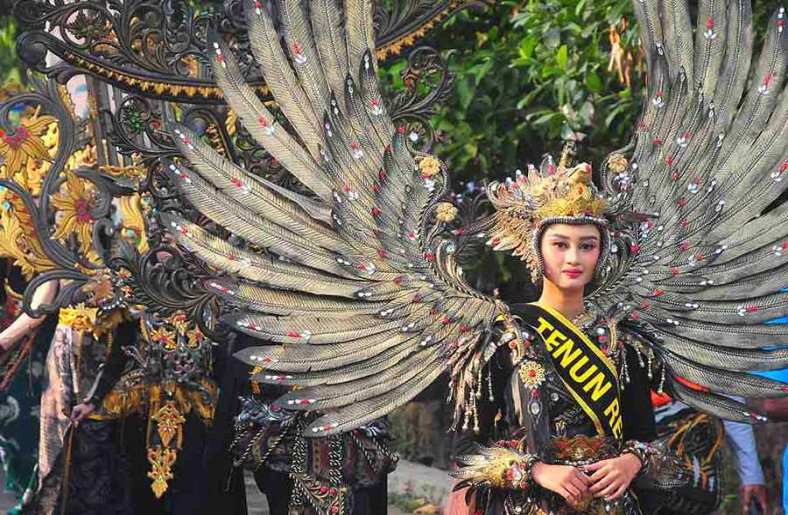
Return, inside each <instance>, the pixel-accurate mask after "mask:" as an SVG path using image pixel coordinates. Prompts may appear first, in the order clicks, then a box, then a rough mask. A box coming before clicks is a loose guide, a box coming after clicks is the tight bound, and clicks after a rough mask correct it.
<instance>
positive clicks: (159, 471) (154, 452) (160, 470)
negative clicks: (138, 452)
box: [148, 446, 178, 498]
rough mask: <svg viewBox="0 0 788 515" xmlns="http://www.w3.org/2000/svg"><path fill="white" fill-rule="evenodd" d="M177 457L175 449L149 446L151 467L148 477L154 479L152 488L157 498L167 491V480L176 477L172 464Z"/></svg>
mask: <svg viewBox="0 0 788 515" xmlns="http://www.w3.org/2000/svg"><path fill="white" fill-rule="evenodd" d="M177 458H178V453H177V452H176V451H175V450H174V449H168V448H163V447H159V446H156V447H152V448H148V462H149V463H150V467H151V469H150V471H149V472H148V477H149V478H150V479H152V480H153V483H152V484H151V489H152V490H153V493H154V494H156V497H157V498H160V497H161V496H162V495H164V492H166V491H167V488H168V485H167V481H169V480H170V479H172V478H173V477H174V476H173V474H172V466H173V464H174V463H175V460H176V459H177Z"/></svg>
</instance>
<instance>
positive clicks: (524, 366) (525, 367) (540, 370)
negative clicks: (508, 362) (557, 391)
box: [520, 361, 545, 390]
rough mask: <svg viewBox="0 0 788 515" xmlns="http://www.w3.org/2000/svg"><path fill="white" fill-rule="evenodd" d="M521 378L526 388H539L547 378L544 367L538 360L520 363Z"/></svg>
mask: <svg viewBox="0 0 788 515" xmlns="http://www.w3.org/2000/svg"><path fill="white" fill-rule="evenodd" d="M520 379H522V381H523V384H524V385H525V387H526V388H530V389H532V390H533V389H536V388H539V387H540V386H541V385H542V383H544V379H545V377H544V367H543V366H542V365H540V364H539V363H537V362H536V361H523V362H522V363H521V364H520Z"/></svg>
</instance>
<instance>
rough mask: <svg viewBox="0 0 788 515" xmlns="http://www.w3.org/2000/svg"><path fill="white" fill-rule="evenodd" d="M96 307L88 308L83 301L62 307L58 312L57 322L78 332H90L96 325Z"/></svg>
mask: <svg viewBox="0 0 788 515" xmlns="http://www.w3.org/2000/svg"><path fill="white" fill-rule="evenodd" d="M97 318H98V308H89V307H87V306H85V304H84V303H79V304H77V305H75V306H69V307H65V308H62V309H61V310H60V312H59V313H58V324H60V325H62V326H66V327H70V328H71V329H73V330H75V331H79V332H88V331H90V332H92V331H93V330H94V329H95V327H96V319H97Z"/></svg>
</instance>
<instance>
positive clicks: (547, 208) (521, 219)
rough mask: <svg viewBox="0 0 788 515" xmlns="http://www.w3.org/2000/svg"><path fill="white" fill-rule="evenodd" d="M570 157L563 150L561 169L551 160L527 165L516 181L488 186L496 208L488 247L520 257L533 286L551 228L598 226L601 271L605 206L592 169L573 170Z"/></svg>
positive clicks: (580, 166) (605, 245) (606, 240)
mask: <svg viewBox="0 0 788 515" xmlns="http://www.w3.org/2000/svg"><path fill="white" fill-rule="evenodd" d="M570 152H571V150H570V151H567V150H565V151H564V153H563V155H562V157H561V161H560V162H559V164H558V165H557V166H556V165H555V163H554V162H553V159H552V157H549V156H548V157H546V158H545V159H544V160H543V162H542V165H541V167H540V169H537V168H536V167H534V166H532V165H529V166H528V172H527V174H524V173H522V172H520V171H519V170H518V171H517V173H516V175H515V178H514V179H511V178H507V179H506V181H504V182H493V183H491V184H490V185H489V186H488V187H487V196H488V197H489V199H490V202H491V203H492V204H493V206H494V207H495V209H496V212H495V215H494V222H493V228H492V231H491V234H490V238H489V239H488V240H487V245H489V246H491V247H492V248H493V250H510V251H511V252H512V254H513V255H514V256H519V257H520V259H522V260H523V261H525V262H526V263H527V264H528V267H529V268H530V270H531V279H532V280H533V281H534V282H536V281H537V280H538V279H539V278H540V277H541V276H542V273H543V270H544V266H543V263H542V256H541V252H540V251H539V243H540V241H541V237H542V234H543V233H544V230H545V229H546V228H547V227H548V226H549V225H551V224H556V223H561V224H572V225H582V224H594V225H596V226H598V227H599V228H600V233H601V234H602V242H601V243H602V255H600V259H599V261H598V263H597V271H598V270H599V269H600V268H601V266H602V264H603V262H604V260H605V258H606V256H607V250H608V246H609V237H608V234H607V220H606V218H605V215H604V211H605V208H606V207H607V202H606V201H605V199H604V198H603V197H602V196H601V195H600V194H599V193H598V191H597V189H596V187H595V186H594V184H593V182H592V180H591V165H589V164H588V163H580V164H577V165H573V166H572V165H569V155H570Z"/></svg>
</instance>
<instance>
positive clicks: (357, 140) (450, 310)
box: [164, 0, 788, 513]
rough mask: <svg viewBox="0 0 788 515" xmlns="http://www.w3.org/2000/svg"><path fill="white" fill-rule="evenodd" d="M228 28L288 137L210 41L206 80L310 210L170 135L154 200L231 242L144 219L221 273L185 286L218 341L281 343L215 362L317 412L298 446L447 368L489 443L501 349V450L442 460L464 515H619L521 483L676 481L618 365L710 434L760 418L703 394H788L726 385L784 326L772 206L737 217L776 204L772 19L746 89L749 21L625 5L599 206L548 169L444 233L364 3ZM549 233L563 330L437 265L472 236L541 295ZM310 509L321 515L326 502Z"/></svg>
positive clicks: (779, 125) (435, 185)
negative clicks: (626, 101)
mask: <svg viewBox="0 0 788 515" xmlns="http://www.w3.org/2000/svg"><path fill="white" fill-rule="evenodd" d="M247 7H248V28H249V36H250V40H251V43H252V49H253V51H254V55H255V58H256V60H257V62H258V64H259V66H260V68H261V70H262V73H263V75H264V77H265V78H266V81H267V83H268V85H269V87H270V88H271V91H272V93H273V95H274V97H275V99H276V101H277V104H278V106H279V109H280V110H281V115H283V116H284V117H285V118H286V123H285V122H284V120H283V119H282V117H281V116H279V113H274V112H272V111H271V110H269V108H268V107H267V106H266V105H265V104H264V103H262V102H261V101H260V100H259V99H258V98H257V97H256V95H255V94H254V91H253V90H252V89H251V88H250V87H249V86H247V85H246V84H244V82H243V80H242V79H241V75H240V72H239V68H238V64H237V62H236V58H235V57H234V55H233V53H232V50H231V49H230V48H228V47H227V46H226V45H225V44H224V43H223V42H222V41H220V40H215V41H213V42H212V45H213V48H214V51H213V56H212V57H213V59H214V62H213V68H214V72H215V76H216V80H217V83H218V84H219V85H220V86H221V88H222V90H223V91H224V95H225V98H226V100H227V102H228V103H229V105H230V106H231V107H232V108H233V110H234V111H235V112H236V113H237V114H238V116H239V117H240V119H241V120H242V121H243V123H244V125H245V127H246V129H247V130H248V131H249V132H250V133H251V134H252V136H254V137H255V138H256V139H257V140H258V141H259V143H260V144H261V145H263V146H264V147H265V148H266V150H268V151H269V152H270V153H271V155H272V156H273V157H274V158H276V159H277V160H278V161H279V162H280V163H282V164H283V165H284V166H285V167H286V168H287V169H288V170H289V171H290V172H291V173H292V174H293V175H294V176H295V177H296V178H297V179H298V180H299V181H300V182H301V183H302V184H303V185H304V186H305V187H306V188H308V189H309V190H310V191H311V192H312V193H313V194H314V195H312V196H306V195H303V194H301V193H296V192H293V191H289V190H286V189H284V188H281V187H279V186H277V185H274V184H272V183H270V182H267V181H265V180H262V179H259V178H257V177H255V176H253V175H251V174H249V173H247V172H245V171H244V170H243V169H242V168H240V167H238V166H237V165H235V164H234V163H232V162H229V161H227V160H225V159H224V158H223V157H222V156H221V155H219V154H217V153H216V152H215V151H214V150H212V149H211V148H210V147H209V146H208V145H206V144H205V143H203V142H202V141H201V140H200V138H198V137H197V136H196V135H195V134H194V133H193V132H192V131H191V130H189V129H188V128H186V127H184V126H179V125H177V124H171V125H170V130H171V131H172V133H173V134H174V135H175V140H176V142H177V144H178V147H179V149H180V151H181V153H182V154H183V156H184V157H185V158H186V159H187V160H188V162H189V163H190V164H189V165H188V166H187V165H186V163H185V162H184V161H181V160H178V161H176V162H167V163H165V167H166V168H167V170H168V173H169V174H170V175H171V177H172V179H173V181H174V182H175V183H177V184H178V185H179V187H180V189H181V191H182V193H183V195H184V196H185V197H186V198H187V199H188V200H189V201H190V202H191V203H192V204H193V205H194V206H195V207H196V208H197V209H198V210H199V211H201V212H202V213H203V214H205V215H206V216H208V217H209V218H211V219H212V220H213V221H214V222H216V223H217V224H219V225H221V226H222V227H224V228H226V229H227V230H229V231H230V232H231V233H232V234H234V235H236V236H237V237H239V238H241V239H243V240H245V241H246V242H247V243H248V245H245V246H235V245H233V244H231V243H228V242H226V241H224V240H223V239H221V238H219V237H217V236H215V235H213V234H211V233H210V232H208V231H206V230H204V229H203V228H201V227H198V226H197V225H195V224H193V223H191V222H189V221H187V220H186V219H184V218H181V217H179V216H177V215H167V216H165V217H164V218H165V221H166V223H167V224H169V227H170V229H171V231H172V233H173V234H174V236H175V237H176V238H177V239H178V242H179V243H180V244H182V245H183V246H185V247H186V248H188V249H190V250H191V251H192V252H193V253H194V254H195V255H197V256H199V257H200V258H202V259H203V260H204V261H205V262H206V263H208V264H209V265H210V266H212V267H215V268H216V269H218V270H221V271H223V272H226V273H227V274H229V275H230V277H224V278H217V279H215V280H211V281H209V283H208V284H207V287H208V288H209V289H211V290H212V291H214V292H215V293H216V294H217V295H219V296H221V297H222V298H224V299H225V300H226V306H227V307H229V308H230V310H229V313H228V314H227V315H226V316H225V322H227V323H229V324H231V325H232V326H234V327H235V328H237V329H238V330H240V331H243V332H245V333H248V334H250V335H252V336H254V337H256V338H259V339H262V340H267V341H272V342H275V343H278V344H279V345H268V346H258V347H251V348H247V349H245V350H243V351H241V352H239V353H238V354H237V356H238V357H239V358H241V359H243V360H244V361H246V362H247V363H249V364H251V365H254V366H258V367H261V371H260V372H259V373H257V374H256V375H255V376H254V379H255V380H256V381H259V382H261V383H271V384H277V385H293V386H298V387H299V388H298V389H296V390H293V391H291V392H289V393H286V394H284V395H283V396H281V397H280V398H279V400H278V401H277V402H276V405H277V408H279V409H284V410H288V411H308V412H317V413H319V414H320V416H318V417H313V418H312V419H310V421H309V423H308V424H307V425H306V427H305V428H303V431H304V434H305V435H306V436H307V437H324V436H331V435H338V434H340V433H343V432H347V431H351V430H353V429H355V428H358V427H359V426H361V425H364V424H367V423H369V422H371V421H373V420H374V419H376V418H378V417H381V416H383V415H385V414H387V413H389V412H390V411H391V410H393V409H394V408H396V407H398V406H401V405H402V404H404V403H405V402H407V401H408V400H409V399H411V398H413V397H414V396H415V395H416V394H417V393H418V392H419V391H421V390H422V389H424V388H425V387H426V386H427V385H429V384H430V383H431V382H432V381H434V380H435V379H436V378H437V377H438V376H439V375H440V374H441V373H442V372H444V371H446V370H448V371H449V373H450V377H451V382H450V390H451V399H452V402H453V403H454V408H455V411H454V418H455V426H456V427H459V426H463V427H468V428H472V429H475V428H479V427H480V426H481V425H483V424H484V423H489V422H490V421H485V420H480V413H481V412H482V410H481V409H480V403H481V400H482V398H484V397H487V396H489V395H492V396H493V397H494V396H495V395H496V393H495V391H494V388H493V385H494V383H495V381H496V378H495V377H494V376H495V375H496V374H500V373H501V372H500V370H498V369H497V367H494V366H492V364H494V363H495V361H494V360H493V358H494V357H496V356H500V355H501V353H500V352H499V351H500V349H502V348H504V349H506V350H505V351H504V352H505V356H506V357H505V361H506V362H507V366H508V374H509V375H508V376H507V377H505V379H504V380H505V382H507V383H508V384H507V386H506V392H505V394H504V395H505V396H506V398H507V401H508V403H509V404H510V406H511V411H510V412H509V413H507V416H508V417H509V418H510V419H511V420H512V421H513V422H514V423H515V427H514V428H513V429H515V430H516V431H515V432H516V433H517V434H518V437H517V438H516V439H515V440H514V441H509V442H503V443H504V444H505V445H496V446H493V447H484V448H482V449H481V450H480V451H479V452H478V453H477V454H476V455H473V456H469V457H466V458H463V462H464V464H465V465H466V466H465V467H464V468H463V469H461V470H460V471H459V472H458V474H457V475H458V477H460V478H462V479H463V481H464V482H465V483H467V484H469V485H471V486H472V487H473V488H474V490H475V491H477V492H478V495H477V500H481V501H482V503H483V504H482V506H480V508H482V509H483V510H485V511H486V512H490V513H541V512H548V511H551V510H552V511H553V512H569V511H572V509H579V510H580V511H583V512H586V513H588V512H594V513H596V512H599V513H609V512H618V513H638V512H639V508H638V506H637V502H636V500H635V498H634V496H632V495H631V494H630V493H627V494H626V495H625V496H624V497H623V498H622V499H620V500H618V501H610V502H608V501H604V500H601V499H600V500H592V501H590V503H589V504H587V505H584V506H582V507H574V508H570V507H569V506H567V505H566V504H565V503H564V502H563V501H562V500H559V499H557V498H556V497H554V496H552V494H550V493H549V492H546V491H545V490H542V489H541V488H540V487H538V486H537V485H535V484H534V483H533V480H532V478H531V473H530V471H531V467H532V465H533V464H534V463H535V462H537V461H544V462H547V463H569V464H575V465H581V464H584V463H590V462H594V461H598V460H600V459H604V458H608V457H613V456H617V455H619V454H621V453H623V452H629V453H632V454H634V455H635V456H636V457H638V458H639V459H640V461H641V463H642V469H641V474H642V475H645V476H647V477H646V479H650V480H651V482H652V483H653V484H657V485H663V486H667V487H670V486H673V485H675V484H676V483H675V482H674V481H675V480H676V477H675V475H674V474H673V472H674V471H673V469H672V467H671V466H670V465H671V462H670V460H669V459H668V458H667V457H666V455H665V454H664V453H662V452H661V451H660V450H659V449H657V448H655V447H652V446H650V445H648V444H647V443H645V442H641V441H637V440H633V441H625V440H624V436H625V435H624V433H625V430H624V421H625V419H626V413H622V409H621V406H622V404H621V397H622V395H623V392H625V391H626V389H627V388H629V387H630V386H629V385H628V384H627V383H628V382H629V381H630V380H631V377H634V374H633V373H632V371H630V370H629V368H630V367H629V366H628V363H630V362H631V360H630V359H628V358H627V356H635V357H637V361H639V362H640V364H641V365H642V367H643V370H644V371H645V375H644V379H642V380H643V381H646V380H647V379H645V377H647V378H651V379H653V380H654V382H655V384H656V385H657V388H658V389H660V390H661V389H663V388H664V389H666V390H668V391H669V392H671V393H672V395H673V396H674V397H675V398H677V399H680V400H682V401H683V402H685V403H687V404H689V405H691V406H694V407H697V408H699V409H702V410H705V411H708V412H712V413H715V414H717V415H719V416H722V417H724V418H727V419H731V420H739V421H753V420H762V419H763V418H762V417H760V416H759V415H757V414H754V413H752V412H751V411H750V410H749V409H748V408H746V407H745V406H744V405H742V404H740V403H739V402H737V401H734V400H731V399H730V398H728V397H726V396H724V395H722V394H736V395H741V396H745V397H767V396H777V395H784V394H785V392H786V390H788V388H787V387H786V385H785V384H783V383H779V382H775V381H771V380H767V379H764V378H761V377H756V376H753V375H749V374H747V373H745V372H746V371H749V370H763V369H777V368H782V367H785V366H786V364H788V350H786V349H784V348H780V347H776V348H775V347H772V346H774V345H779V344H782V343H784V338H785V335H786V329H785V327H783V326H769V325H766V324H764V321H766V320H769V319H770V318H774V317H776V316H779V315H781V314H783V313H784V312H785V309H786V299H788V297H786V294H785V293H784V292H782V291H781V290H780V288H781V287H783V286H784V284H781V282H780V281H781V279H782V278H784V273H785V271H784V269H785V263H786V259H788V256H787V255H786V254H788V253H787V252H786V249H785V243H784V240H785V238H786V228H785V227H786V225H785V221H786V209H785V206H784V205H783V206H780V207H778V208H777V209H774V210H772V211H769V212H768V213H767V214H765V215H763V216H759V215H760V214H761V213H762V212H763V211H764V210H765V209H766V208H767V207H768V206H769V204H770V203H771V202H773V201H774V200H775V199H777V198H778V197H779V195H780V194H781V193H782V192H783V190H784V186H785V182H783V178H784V173H785V172H786V160H785V159H786V156H785V141H786V128H787V127H788V123H787V118H788V109H786V101H788V95H786V94H785V92H784V90H783V80H784V78H785V66H786V43H787V40H786V35H785V31H784V22H785V11H784V9H780V10H779V11H778V13H776V14H775V16H774V17H773V18H772V19H771V21H770V27H769V30H768V34H767V38H766V43H765V46H764V49H763V51H762V53H761V57H760V61H759V63H758V64H757V66H756V68H755V76H754V79H753V81H752V86H751V87H749V88H747V90H746V91H745V86H746V82H747V81H746V79H747V75H748V72H749V69H750V58H751V55H752V36H751V30H750V9H749V6H748V5H747V3H736V4H730V5H726V4H724V3H719V2H701V5H700V7H699V13H698V19H699V20H702V21H704V23H705V24H702V26H701V27H700V28H698V30H697V34H696V37H695V40H694V41H693V40H692V38H691V36H690V35H691V34H692V30H691V28H692V27H691V21H690V15H689V9H688V6H687V5H686V3H685V2H656V1H637V2H635V8H636V11H637V16H638V20H639V24H640V28H641V29H640V33H641V39H642V41H643V47H644V50H645V52H646V60H647V64H648V72H649V80H648V87H649V90H648V99H647V102H646V104H645V107H644V110H643V113H642V116H641V118H640V121H639V123H638V126H637V131H636V134H635V138H634V140H633V141H632V143H631V144H630V145H628V146H627V147H625V148H624V149H622V150H620V151H617V152H614V153H612V154H611V155H609V156H608V158H607V159H606V160H605V161H604V163H603V166H602V171H601V183H602V184H603V186H604V188H603V190H602V192H601V193H599V192H597V191H596V188H595V187H594V185H593V183H592V181H591V167H590V166H589V165H587V164H580V165H572V164H571V163H570V161H569V159H566V158H562V159H561V161H560V162H559V163H554V162H553V161H552V160H550V159H546V160H545V161H544V163H543V164H542V166H541V168H540V169H538V170H537V169H535V168H530V169H529V171H528V173H527V174H520V175H518V176H517V177H516V178H515V179H514V180H507V181H506V182H504V183H500V184H498V183H493V184H492V185H490V186H489V188H488V193H489V198H490V200H491V202H492V204H493V206H494V207H495V209H496V212H495V214H494V215H493V216H492V217H491V218H488V219H484V220H480V221H479V222H478V223H477V224H474V225H472V226H471V227H463V228H461V229H462V230H461V231H455V233H454V234H452V233H451V232H450V231H449V229H450V228H451V226H450V225H449V224H450V222H451V221H452V220H453V218H454V216H455V214H456V207H455V206H453V205H452V204H451V203H449V202H446V201H444V199H445V194H446V192H448V191H449V187H448V177H447V169H446V166H445V165H444V164H443V163H442V162H441V161H439V160H438V159H437V158H436V157H434V156H432V155H426V154H422V153H419V152H415V151H411V150H410V149H409V147H408V142H407V135H406V130H405V128H404V127H399V128H397V127H394V126H393V124H392V122H391V120H390V118H389V117H388V115H387V111H386V105H385V102H384V100H383V98H382V97H381V93H380V88H379V85H378V81H377V78H376V63H375V60H374V59H373V58H372V55H373V52H374V49H373V46H372V19H371V10H370V8H369V4H368V3H367V2H365V1H360V0H348V1H346V2H345V6H344V10H342V11H340V10H339V9H337V8H336V6H335V5H334V3H333V2H330V1H315V2H310V4H309V9H308V10H305V9H304V8H303V6H302V5H301V4H300V3H298V2H278V3H277V7H278V9H279V11H280V14H281V15H282V16H281V25H280V26H279V27H278V31H277V28H276V27H275V24H274V22H273V18H272V14H271V12H270V6H269V4H268V3H263V2H254V3H248V5H247ZM343 13H344V19H343ZM280 38H281V40H282V41H283V42H284V45H282V44H281V43H282V41H280ZM742 95H744V100H743V102H742V103H741V105H740V100H741V99H742ZM564 157H566V156H564ZM556 223H560V224H593V225H595V226H596V227H599V229H600V233H601V235H602V244H603V255H602V256H601V257H600V260H599V265H598V269H597V271H596V276H597V281H596V284H595V289H594V290H593V291H592V292H591V293H590V294H589V295H587V296H586V301H587V309H588V314H587V315H586V316H585V317H583V319H582V320H575V321H570V320H567V319H566V318H565V317H564V316H563V315H562V314H561V313H559V312H557V311H555V310H553V309H551V308H550V307H548V306H541V305H534V304H530V305H524V306H515V307H509V306H507V305H506V304H504V303H503V302H501V301H500V300H497V299H495V298H491V297H487V296H485V295H482V294H481V293H479V292H477V291H474V290H473V289H472V288H471V287H470V286H469V285H468V284H467V283H466V282H465V281H464V279H463V275H462V270H461V269H460V268H459V267H458V265H457V263H456V262H455V259H454V256H453V251H454V250H455V248H456V244H457V243H456V241H455V239H456V235H457V233H458V232H459V233H462V234H464V235H468V234H476V233H479V231H483V234H484V238H485V239H486V240H487V242H488V244H489V245H490V246H491V247H492V248H493V249H495V250H507V251H512V252H513V253H514V254H515V255H517V256H520V257H521V258H522V259H523V260H524V261H525V262H526V264H527V265H528V267H529V268H530V270H531V272H532V277H533V279H534V280H539V279H540V277H541V275H542V269H543V263H542V260H541V257H540V252H539V243H540V238H541V236H542V234H543V233H544V230H545V229H546V228H547V227H548V226H549V225H551V224H556ZM256 249H265V251H266V252H265V253H260V252H258V251H256ZM641 365H639V366H641ZM506 373H507V372H504V374H506ZM622 416H623V418H622ZM321 506H323V508H324V509H325V511H326V512H330V513H335V512H338V511H340V510H341V509H342V506H343V505H342V500H341V495H339V496H338V497H336V498H334V499H331V500H330V502H328V503H327V504H326V505H321Z"/></svg>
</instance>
